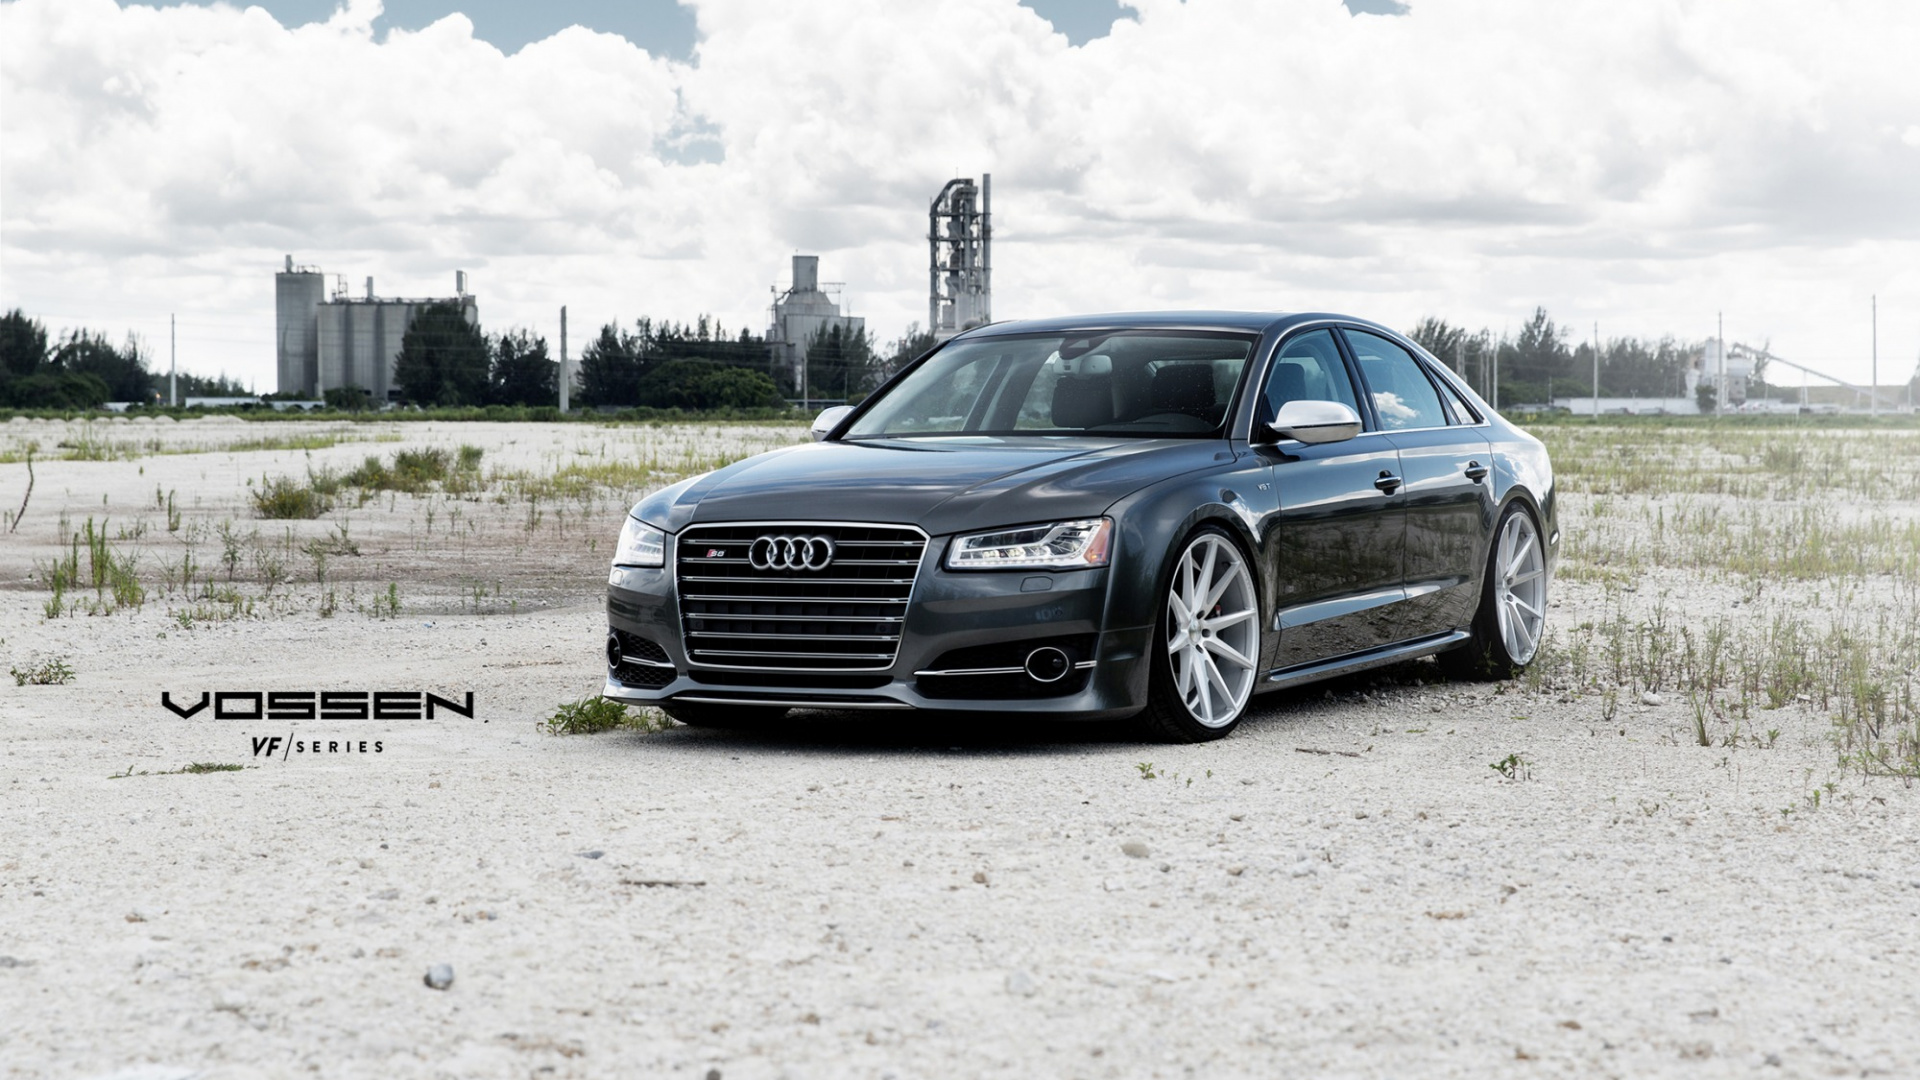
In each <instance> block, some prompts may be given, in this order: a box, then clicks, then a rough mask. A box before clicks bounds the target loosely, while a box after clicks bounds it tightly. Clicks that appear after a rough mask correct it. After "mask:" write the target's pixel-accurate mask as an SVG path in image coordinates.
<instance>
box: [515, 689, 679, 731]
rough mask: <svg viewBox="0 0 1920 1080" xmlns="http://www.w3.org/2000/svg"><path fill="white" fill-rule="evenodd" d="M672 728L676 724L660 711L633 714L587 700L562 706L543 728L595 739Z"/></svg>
mask: <svg viewBox="0 0 1920 1080" xmlns="http://www.w3.org/2000/svg"><path fill="white" fill-rule="evenodd" d="M672 726H673V721H672V720H670V719H668V718H667V715H666V714H665V713H663V712H661V711H660V710H658V709H641V710H639V711H638V712H635V713H630V712H628V711H627V707H626V706H625V705H622V704H621V703H620V702H618V701H614V700H612V699H610V698H603V697H586V698H581V699H580V700H578V701H571V702H568V703H567V704H565V705H562V706H560V708H559V709H558V710H556V711H555V712H554V714H553V716H552V717H551V718H549V719H548V720H547V721H546V722H545V723H544V724H542V725H540V727H541V729H542V730H543V731H545V732H546V733H547V734H549V735H595V734H598V733H600V732H603V731H616V730H620V729H627V730H632V731H638V732H641V733H643V734H648V735H651V734H653V733H655V732H659V731H665V730H666V729H668V728H670V727H672Z"/></svg>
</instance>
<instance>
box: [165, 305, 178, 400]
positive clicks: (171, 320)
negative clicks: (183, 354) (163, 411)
mask: <svg viewBox="0 0 1920 1080" xmlns="http://www.w3.org/2000/svg"><path fill="white" fill-rule="evenodd" d="M174 324H175V317H174V316H172V315H169V316H167V404H168V405H169V406H173V407H177V406H179V404H180V334H179V331H178V330H177V329H176V327H175V325H174Z"/></svg>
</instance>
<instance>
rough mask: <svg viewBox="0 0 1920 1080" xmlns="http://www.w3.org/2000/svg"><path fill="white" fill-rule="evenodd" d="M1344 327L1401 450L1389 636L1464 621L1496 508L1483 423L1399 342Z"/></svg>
mask: <svg viewBox="0 0 1920 1080" xmlns="http://www.w3.org/2000/svg"><path fill="white" fill-rule="evenodd" d="M1341 332H1342V334H1343V335H1344V336H1345V338H1346V342H1347V346H1348V348H1349V349H1350V350H1351V351H1352V353H1353V356H1354V360H1355V362H1356V363H1357V365H1358V366H1359V369H1360V377H1361V380H1362V382H1364V383H1365V385H1366V388H1367V392H1368V396H1369V400H1370V401H1371V402H1372V404H1373V407H1374V413H1375V415H1376V417H1377V418H1378V421H1379V424H1380V428H1381V430H1382V432H1384V434H1385V438H1386V439H1387V441H1389V442H1391V443H1392V444H1393V445H1394V446H1395V447H1396V448H1397V449H1398V450H1399V451H1400V478H1401V487H1400V496H1399V498H1400V503H1401V506H1402V508H1403V509H1404V511H1405V513H1406V533H1405V537H1406V539H1405V546H1404V564H1403V569H1402V572H1401V583H1402V585H1403V586H1404V587H1405V589H1406V599H1405V600H1404V601H1403V602H1402V603H1401V604H1400V605H1399V607H1398V609H1397V611H1396V613H1395V628H1394V631H1393V632H1394V635H1395V638H1396V639H1397V640H1411V639H1414V638H1421V637H1426V636H1428V635H1431V634H1438V633H1445V632H1447V631H1450V630H1455V629H1458V628H1461V627H1464V626H1466V625H1467V624H1468V623H1469V622H1471V621H1472V620H1473V611H1474V607H1475V605H1476V604H1477V603H1478V601H1479V598H1480V578H1481V575H1482V574H1483V573H1484V568H1483V567H1482V565H1481V563H1482V560H1484V559H1485V558H1486V536H1487V532H1488V530H1489V529H1491V528H1492V520H1493V519H1492V514H1493V512H1494V510H1495V507H1494V504H1493V494H1492V485H1491V484H1490V483H1489V482H1488V480H1487V477H1488V474H1489V472H1490V471H1491V467H1492V464H1493V458H1492V455H1491V451H1490V447H1489V444H1488V442H1487V437H1486V428H1485V426H1484V424H1483V423H1482V422H1481V418H1480V417H1478V416H1476V415H1474V414H1473V413H1472V411H1471V409H1470V408H1469V407H1468V406H1467V405H1466V403H1465V402H1464V401H1462V400H1460V399H1459V396H1458V395H1457V394H1451V393H1447V392H1446V391H1445V389H1444V383H1443V381H1442V380H1440V379H1439V378H1438V377H1437V375H1436V374H1435V373H1433V372H1431V371H1428V370H1427V368H1426V365H1425V364H1423V363H1422V362H1421V361H1420V360H1419V358H1417V357H1415V356H1414V355H1413V354H1412V353H1411V352H1410V351H1409V350H1407V349H1406V348H1405V347H1403V346H1401V345H1400V344H1398V343H1397V342H1394V341H1393V340H1391V339H1389V338H1387V337H1384V336H1382V335H1380V334H1376V333H1373V332H1371V331H1367V330H1361V329H1359V328H1357V327H1346V328H1343V329H1342V331H1341Z"/></svg>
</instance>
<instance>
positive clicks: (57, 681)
mask: <svg viewBox="0 0 1920 1080" xmlns="http://www.w3.org/2000/svg"><path fill="white" fill-rule="evenodd" d="M11 673H12V675H13V685H15V686H65V685H66V684H68V683H70V682H72V681H73V668H72V667H70V666H69V665H68V664H67V662H66V660H65V659H64V658H60V659H54V660H48V661H45V662H43V663H41V664H40V665H39V666H38V667H27V668H13V669H11Z"/></svg>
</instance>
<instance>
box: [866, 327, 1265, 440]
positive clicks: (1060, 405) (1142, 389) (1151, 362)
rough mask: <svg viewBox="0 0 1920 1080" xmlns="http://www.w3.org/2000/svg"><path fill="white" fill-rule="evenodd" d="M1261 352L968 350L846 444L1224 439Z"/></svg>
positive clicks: (1001, 340)
mask: <svg viewBox="0 0 1920 1080" xmlns="http://www.w3.org/2000/svg"><path fill="white" fill-rule="evenodd" d="M1254 341H1255V339H1254V338H1253V337H1251V336H1248V335H1245V334H1231V333H1218V332H1207V331H1198V330H1121V331H1104V332H1097V333H1092V334H1088V333H1078V334H1068V335H1061V334H1045V335H1030V336H1017V337H1016V336H1009V337H990V338H981V339H978V340H975V341H963V342H960V343H958V344H955V345H952V346H949V347H947V348H945V349H942V350H940V351H939V352H938V353H935V354H934V355H933V356H932V357H931V358H930V359H928V360H927V362H926V363H924V364H921V365H920V366H919V367H917V368H915V369H913V371H912V372H910V373H908V375H907V376H906V377H905V378H903V379H901V380H900V381H899V382H898V383H895V384H894V385H893V386H892V387H891V388H889V389H888V390H887V392H886V394H885V395H884V396H883V397H881V398H880V399H879V400H878V401H875V402H874V403H873V405H872V407H870V408H869V409H868V410H867V411H866V413H865V414H863V415H862V416H861V417H860V418H859V419H858V420H856V421H854V424H853V426H852V427H851V428H849V429H848V431H847V433H846V435H845V436H843V438H848V439H873V438H887V437H903V436H916V435H1088V434H1097V435H1112V436H1133V437H1145V438H1170V437H1171V438H1180V437H1188V438H1193V437H1201V436H1207V435H1216V434H1218V433H1219V432H1220V431H1221V428H1222V425H1223V424H1224V423H1225V422H1226V416H1227V409H1228V407H1229V406H1230V405H1231V404H1232V402H1233V394H1234V390H1235V389H1236V388H1237V387H1238V386H1239V385H1240V373H1241V371H1242V370H1243V369H1245V367H1246V366H1247V358H1248V357H1249V356H1251V355H1252V353H1253V346H1254Z"/></svg>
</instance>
